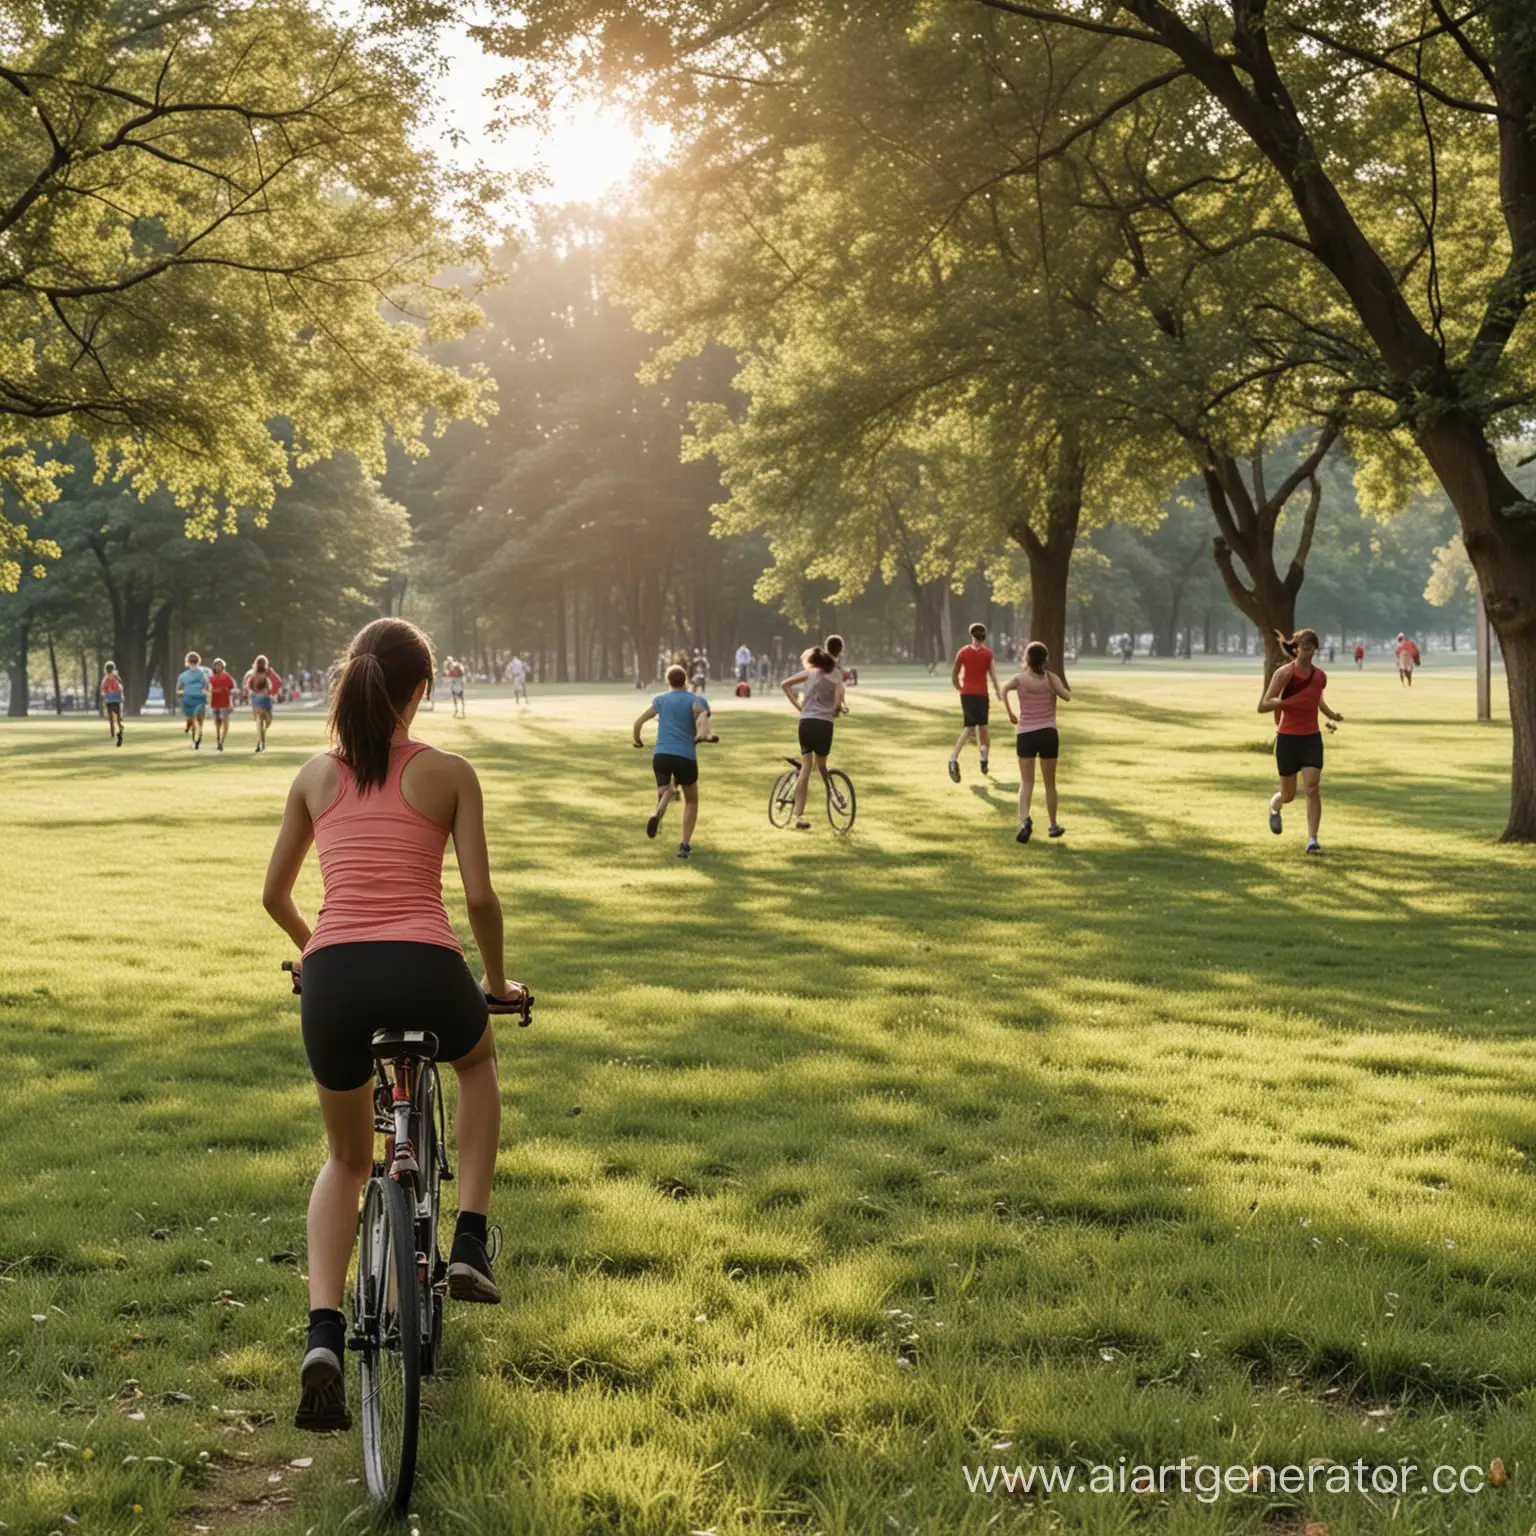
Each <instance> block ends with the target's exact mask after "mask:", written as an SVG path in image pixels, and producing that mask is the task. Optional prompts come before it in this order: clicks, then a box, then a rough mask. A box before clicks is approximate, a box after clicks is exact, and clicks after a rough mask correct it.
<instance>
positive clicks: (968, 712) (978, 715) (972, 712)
mask: <svg viewBox="0 0 1536 1536" xmlns="http://www.w3.org/2000/svg"><path fill="white" fill-rule="evenodd" d="M960 712H961V714H962V715H963V716H964V717H965V723H966V724H967V725H985V724H986V723H987V721H988V719H989V718H990V716H991V713H992V700H991V699H990V698H989V697H988V696H987V695H986V694H984V693H962V694H961V695H960Z"/></svg>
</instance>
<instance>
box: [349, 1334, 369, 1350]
mask: <svg viewBox="0 0 1536 1536" xmlns="http://www.w3.org/2000/svg"><path fill="white" fill-rule="evenodd" d="M347 1348H348V1349H357V1350H362V1349H367V1348H368V1336H367V1334H363V1333H357V1332H353V1333H349V1334H348V1335H347Z"/></svg>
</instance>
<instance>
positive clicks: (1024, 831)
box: [1018, 816, 1035, 843]
mask: <svg viewBox="0 0 1536 1536" xmlns="http://www.w3.org/2000/svg"><path fill="white" fill-rule="evenodd" d="M1034 830H1035V818H1034V817H1033V816H1026V817H1025V818H1024V825H1023V826H1022V827H1020V828H1019V836H1018V841H1019V842H1021V843H1027V842H1028V841H1029V839H1030V837H1031V836H1032V835H1033V833H1034Z"/></svg>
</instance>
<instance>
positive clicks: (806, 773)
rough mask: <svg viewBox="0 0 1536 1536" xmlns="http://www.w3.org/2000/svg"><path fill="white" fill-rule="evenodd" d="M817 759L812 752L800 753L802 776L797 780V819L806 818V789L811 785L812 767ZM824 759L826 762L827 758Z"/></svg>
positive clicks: (802, 819)
mask: <svg viewBox="0 0 1536 1536" xmlns="http://www.w3.org/2000/svg"><path fill="white" fill-rule="evenodd" d="M815 761H816V757H815V754H814V753H812V752H802V753H801V754H800V777H799V778H798V779H796V780H795V820H796V821H804V820H805V796H806V791H807V790H808V789H809V788H810V786H811V767H812V765H813V764H814V762H815ZM822 761H823V762H825V761H826V759H825V758H823V759H822Z"/></svg>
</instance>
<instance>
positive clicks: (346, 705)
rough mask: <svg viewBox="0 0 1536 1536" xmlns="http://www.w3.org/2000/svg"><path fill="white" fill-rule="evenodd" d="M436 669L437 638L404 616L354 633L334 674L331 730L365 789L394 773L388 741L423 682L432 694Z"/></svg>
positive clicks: (341, 755)
mask: <svg viewBox="0 0 1536 1536" xmlns="http://www.w3.org/2000/svg"><path fill="white" fill-rule="evenodd" d="M257 659H258V660H260V659H261V658H259V657H258V658H257ZM436 671H437V662H436V660H435V658H434V657H433V655H432V642H431V641H430V640H428V639H427V637H426V635H425V634H424V633H423V632H422V631H421V630H420V629H418V628H417V627H416V626H415V625H414V624H412V623H410V622H408V621H407V620H405V619H375V620H374V621H373V623H371V624H365V625H364V626H363V628H362V629H360V630H358V632H357V633H356V634H355V635H354V636H353V637H352V644H351V645H349V646H348V647H347V654H346V655H345V656H343V657H342V658H341V660H340V661H339V662H337V663H336V666H335V667H334V668H333V669H332V673H331V718H330V728H331V740H332V741H333V742H335V744H336V755H337V757H339V758H340V759H341V760H342V762H344V763H345V764H346V765H347V767H348V768H350V769H351V770H352V774H353V777H355V778H356V780H357V787H358V788H359V789H360V790H369V789H373V788H374V787H375V786H377V785H380V784H382V783H383V782H384V781H385V779H387V778H388V777H389V740H390V737H391V736H393V735H394V734H395V727H396V726H397V725H398V724H399V723H400V711H401V710H402V709H404V708H405V706H406V703H407V701H408V700H409V699H410V697H411V695H412V694H413V693H414V692H415V691H416V688H417V686H418V685H419V684H420V683H422V682H425V683H426V685H427V692H428V693H431V691H432V678H433V675H434V674H435V673H436Z"/></svg>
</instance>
